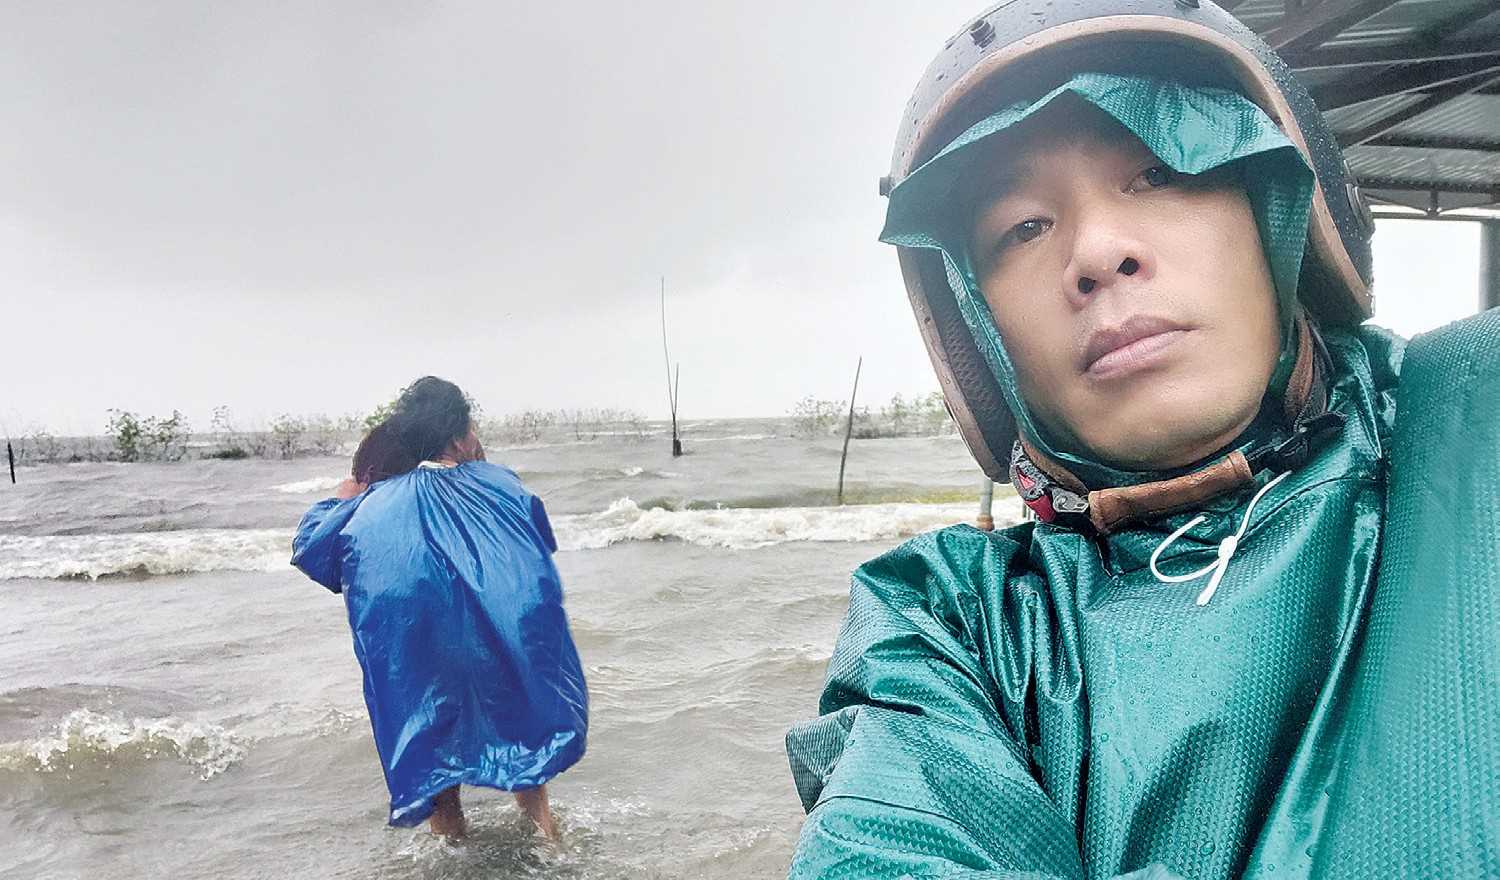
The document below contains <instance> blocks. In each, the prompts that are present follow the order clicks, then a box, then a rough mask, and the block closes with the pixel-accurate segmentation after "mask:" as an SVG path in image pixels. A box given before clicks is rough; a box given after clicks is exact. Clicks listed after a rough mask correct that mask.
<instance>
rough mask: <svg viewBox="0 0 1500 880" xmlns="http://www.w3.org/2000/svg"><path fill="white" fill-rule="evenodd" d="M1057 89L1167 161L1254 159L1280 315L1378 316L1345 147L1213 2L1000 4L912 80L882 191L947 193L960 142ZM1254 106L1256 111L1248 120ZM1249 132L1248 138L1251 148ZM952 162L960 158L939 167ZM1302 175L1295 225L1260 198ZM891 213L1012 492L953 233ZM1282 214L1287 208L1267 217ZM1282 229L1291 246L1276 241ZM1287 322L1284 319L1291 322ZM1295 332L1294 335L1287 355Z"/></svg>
mask: <svg viewBox="0 0 1500 880" xmlns="http://www.w3.org/2000/svg"><path fill="white" fill-rule="evenodd" d="M1090 71H1095V72H1100V73H1103V74H1105V75H1106V76H1108V75H1113V76H1117V77H1121V78H1124V79H1146V80H1154V81H1155V82H1157V83H1161V84H1166V85H1163V86H1162V91H1159V92H1158V93H1157V94H1155V95H1147V94H1146V93H1143V92H1137V93H1135V94H1134V95H1132V92H1131V89H1129V88H1124V89H1115V88H1114V87H1112V86H1107V85H1105V83H1104V80H1102V79H1095V80H1094V81H1093V82H1092V83H1089V82H1087V81H1073V80H1075V78H1076V77H1077V76H1078V75H1079V74H1080V72H1090ZM1086 79H1087V78H1086ZM1070 81H1072V82H1070ZM1059 85H1061V86H1062V87H1063V88H1064V89H1065V90H1066V91H1068V92H1070V93H1072V94H1074V95H1077V96H1079V97H1080V98H1083V99H1085V100H1090V101H1091V102H1092V103H1094V105H1095V106H1097V107H1100V108H1101V109H1103V110H1104V111H1105V112H1109V113H1111V115H1113V116H1115V118H1116V119H1119V120H1120V121H1121V122H1122V123H1124V124H1126V126H1127V127H1129V128H1131V129H1132V130H1133V131H1135V132H1136V134H1137V136H1138V137H1141V139H1142V140H1143V141H1145V142H1146V143H1148V144H1149V145H1150V146H1151V147H1152V149H1153V150H1156V151H1157V153H1158V155H1159V156H1160V158H1162V159H1163V160H1164V161H1166V162H1167V163H1168V164H1172V165H1173V166H1174V167H1179V168H1181V167H1197V166H1199V165H1203V166H1204V167H1208V166H1211V165H1213V164H1222V163H1224V162H1233V163H1236V164H1240V165H1242V166H1244V167H1246V168H1248V167H1250V166H1251V165H1256V166H1257V171H1256V174H1257V178H1258V179H1259V180H1263V181H1264V183H1263V184H1262V185H1261V186H1256V187H1247V192H1248V193H1249V194H1250V195H1251V197H1252V198H1254V199H1256V200H1257V201H1258V202H1259V205H1258V207H1259V208H1260V209H1261V210H1260V213H1259V215H1258V220H1259V221H1260V231H1261V233H1262V237H1263V238H1264V239H1265V241H1264V244H1265V245H1266V250H1267V252H1268V255H1269V256H1270V257H1271V266H1272V269H1273V272H1274V274H1275V275H1276V278H1275V281H1276V286H1277V292H1278V295H1279V296H1281V297H1282V298H1283V304H1285V301H1286V298H1287V297H1288V296H1289V295H1290V294H1289V290H1291V291H1295V298H1296V301H1297V303H1298V305H1299V306H1300V308H1301V309H1302V310H1305V312H1306V313H1307V315H1308V316H1309V317H1310V318H1311V323H1313V324H1314V325H1316V326H1318V327H1322V328H1335V327H1352V326H1355V325H1357V324H1358V323H1359V322H1360V321H1362V320H1363V319H1365V318H1367V317H1369V315H1370V313H1371V311H1372V299H1371V293H1370V281H1371V256H1370V237H1371V234H1372V232H1373V230H1374V224H1373V222H1372V221H1371V220H1370V217H1369V212H1368V209H1367V207H1366V205H1365V202H1364V200H1363V198H1362V197H1361V196H1360V194H1359V191H1358V189H1357V187H1356V186H1355V185H1354V182H1353V180H1352V178H1351V177H1350V176H1349V175H1348V173H1347V167H1346V165H1345V162H1344V158H1343V154H1342V152H1341V150H1340V148H1339V145H1338V142H1337V139H1336V138H1335V137H1334V136H1333V133H1332V130H1331V129H1330V128H1329V126H1328V124H1327V122H1326V121H1325V120H1324V119H1323V117H1322V114H1321V113H1320V112H1319V111H1318V109H1317V107H1316V105H1314V103H1313V102H1312V100H1311V98H1310V97H1309V96H1308V94H1307V91H1306V89H1305V88H1304V87H1303V86H1302V85H1301V84H1300V83H1299V82H1298V81H1297V80H1296V78H1295V77H1293V76H1292V75H1291V72H1290V71H1289V70H1288V69H1287V67H1286V65H1285V63H1283V62H1282V61H1281V59H1280V58H1278V57H1277V56H1276V54H1275V53H1274V52H1272V51H1271V50H1270V48H1269V47H1267V46H1266V44H1265V42H1264V41H1262V40H1261V39H1260V38H1259V37H1258V36H1256V35H1255V34H1254V33H1253V32H1252V31H1250V30H1249V29H1248V28H1246V27H1245V26H1244V25H1242V24H1241V23H1240V22H1239V21H1238V20H1236V19H1235V18H1234V17H1233V16H1232V15H1230V14H1229V13H1227V12H1226V11H1224V10H1223V9H1221V8H1219V7H1218V6H1217V5H1215V4H1214V3H1212V2H1210V0H1193V2H1186V0H1049V2H1046V3H1040V2H1038V3H1017V2H1004V3H1000V4H998V5H996V6H994V7H992V8H991V9H989V10H988V11H986V12H985V13H983V14H982V15H980V16H979V17H977V18H976V19H974V20H973V21H972V22H970V23H969V25H968V26H967V27H966V28H965V29H964V30H962V31H960V32H959V33H958V34H956V35H954V37H953V38H951V39H950V40H948V41H947V42H946V43H945V44H944V46H943V47H942V49H941V50H940V51H939V52H938V54H937V56H936V57H935V58H934V59H933V61H932V63H931V64H930V65H929V67H928V68H927V70H926V72H925V73H924V74H923V76H922V78H921V80H920V81H919V82H918V84H917V87H916V89H915V91H914V93H913V95H912V98H911V100H910V102H909V103H908V104H907V106H906V108H905V113H904V116H903V119H902V122H901V125H900V128H899V130H898V132H897V136H896V145H895V150H894V154H893V157H892V164H891V170H890V173H889V174H888V175H887V176H886V177H884V178H882V180H881V194H882V195H892V196H896V194H897V192H898V191H904V193H903V194H902V195H901V196H900V197H899V200H902V201H905V200H912V201H913V202H914V203H915V202H920V201H924V200H923V199H921V198H917V196H918V195H919V194H921V192H922V191H923V190H924V189H926V188H927V187H928V186H934V187H937V188H941V185H942V184H943V180H942V178H943V177H944V176H945V175H948V174H951V173H952V167H945V166H949V163H950V162H952V161H955V160H957V158H958V157H957V156H956V155H954V154H957V153H961V152H963V151H964V150H965V149H966V145H965V144H964V143H962V142H963V141H965V140H966V139H968V140H970V141H972V140H974V139H977V138H982V137H985V136H986V135H988V134H992V133H993V132H992V131H986V130H985V126H986V121H988V124H989V125H990V126H991V127H998V128H1003V127H1004V126H1008V125H1012V124H1014V123H1015V122H1016V121H1017V118H1019V117H1018V116H1013V117H1010V118H1006V116H1005V115H1006V113H1007V111H1010V112H1012V113H1015V112H1016V110H1017V108H1020V110H1019V116H1024V114H1026V113H1027V112H1030V111H1027V110H1026V109H1025V108H1026V107H1033V108H1034V107H1035V106H1039V105H1041V104H1043V103H1045V102H1046V101H1047V100H1052V99H1055V98H1056V97H1057V95H1055V94H1051V95H1049V94H1048V93H1049V92H1053V91H1054V90H1055V89H1056V88H1057V87H1058V86H1059ZM1090 94H1092V96H1093V97H1089V95H1090ZM1232 95H1238V96H1242V100H1239V101H1236V100H1234V99H1232V98H1231V97H1230V96H1232ZM1133 101H1144V104H1132V102H1133ZM1236 104H1238V105H1240V106H1234V105H1236ZM1247 107H1253V108H1255V109H1256V110H1258V111H1259V114H1258V115H1257V114H1254V113H1246V112H1244V111H1245V110H1246V108H1247ZM997 110H998V111H999V112H998V113H997ZM1220 113H1222V114H1224V115H1222V116H1217V115H1216V114H1220ZM1210 119H1213V120H1215V121H1216V122H1223V121H1225V120H1229V121H1231V122H1232V124H1231V127H1230V129H1229V131H1232V132H1234V133H1235V136H1234V137H1232V138H1229V139H1227V140H1226V139H1221V138H1219V137H1218V136H1217V135H1216V133H1215V132H1212V131H1206V130H1204V129H1202V128H1201V126H1200V123H1204V122H1207V121H1208V120H1210ZM1133 122H1135V123H1139V124H1132V123H1133ZM1153 133H1154V134H1155V135H1157V136H1153ZM1242 135H1250V136H1251V137H1250V140H1249V141H1243V140H1241V136H1242ZM1287 145H1289V146H1290V148H1291V149H1290V150H1287V149H1286V147H1287ZM945 151H947V152H948V153H949V154H950V157H951V158H944V159H943V161H941V162H939V161H935V160H936V159H938V158H939V154H940V153H944V152H945ZM1290 152H1295V153H1297V154H1299V155H1300V157H1301V159H1302V161H1303V168H1302V169H1295V168H1294V164H1295V163H1292V162H1290V161H1288V160H1287V159H1286V158H1285V157H1286V156H1287V155H1288V154H1289V153H1290ZM1235 157H1237V158H1235ZM1277 157H1282V158H1277ZM1272 166H1279V167H1280V169H1281V170H1282V171H1283V172H1289V173H1291V174H1292V176H1286V174H1285V173H1283V174H1281V175H1279V176H1274V179H1272V178H1267V177H1266V175H1265V174H1264V173H1263V172H1265V171H1266V169H1267V168H1270V167H1272ZM1308 169H1310V171H1311V176H1312V181H1311V190H1310V192H1309V193H1308V194H1307V198H1308V199H1310V202H1309V204H1308V205H1307V207H1306V210H1305V216H1303V210H1302V208H1301V206H1300V205H1299V204H1298V201H1299V199H1298V198H1296V197H1293V198H1289V199H1284V200H1282V199H1277V198H1275V194H1274V193H1272V192H1270V191H1269V189H1268V188H1275V189H1280V188H1283V187H1284V188H1286V189H1287V191H1288V192H1292V191H1294V190H1296V189H1297V188H1298V187H1299V186H1301V185H1302V184H1303V183H1304V182H1305V181H1303V180H1296V179H1294V177H1296V178H1300V177H1303V176H1304V175H1306V174H1307V170H1308ZM918 177H924V178H931V180H932V183H928V182H926V181H919V180H918V179H917V178H918ZM894 201H895V200H893V204H892V206H891V207H892V210H891V216H890V220H891V222H890V223H889V224H888V225H887V228H886V236H887V238H888V239H889V240H891V241H893V242H894V243H896V244H897V252H898V256H899V258H900V264H901V272H902V277H903V279H904V281H905V284H906V289H907V293H908V295H909V298H910V301H911V305H912V309H913V312H914V313H915V316H916V318H917V324H918V327H919V329H920V331H921V333H922V338H923V341H924V343H925V344H926V346H927V349H928V353H929V355H930V357H931V360H932V363H933V367H934V370H935V372H936V373H937V378H938V382H939V385H940V386H941V388H942V390H943V394H944V397H945V398H946V400H947V403H948V407H949V411H950V412H951V413H952V415H953V419H954V422H955V424H956V425H957V426H958V429H959V433H960V435H961V436H962V437H963V438H964V440H965V442H966V443H967V444H968V446H969V449H970V451H971V452H972V453H973V455H974V458H975V460H976V461H977V462H978V464H979V466H980V468H981V469H982V470H984V471H985V472H986V473H988V474H989V475H990V477H991V478H992V479H995V480H997V481H1002V482H1003V481H1005V480H1006V479H1007V478H1008V470H1009V467H1008V465H1009V461H1010V457H1011V452H1012V449H1013V447H1014V445H1015V441H1016V439H1017V437H1018V435H1024V434H1026V433H1028V432H1027V427H1028V426H1027V425H1026V424H1024V423H1023V424H1019V425H1018V419H1019V420H1022V421H1023V422H1025V421H1029V420H1030V417H1029V415H1027V414H1024V413H1023V412H1020V411H1019V410H1020V409H1021V408H1018V407H1016V406H1015V405H1014V404H1015V403H1016V395H1015V393H1014V389H1013V387H1007V383H1006V382H1005V381H1004V379H1005V376H1006V375H1007V373H1008V369H1007V367H1006V362H1005V355H1004V349H1003V346H995V345H991V344H989V343H987V342H986V341H985V340H984V338H983V336H984V334H983V333H982V332H981V333H980V334H979V335H978V336H976V334H975V332H974V330H973V329H972V327H973V326H975V325H976V323H977V322H976V321H975V320H974V319H975V317H976V315H975V311H976V310H975V309H974V308H972V307H973V306H974V305H975V304H976V303H975V302H973V301H972V299H971V301H970V302H968V303H965V302H964V301H963V289H964V288H965V284H964V278H963V276H962V272H961V271H959V270H961V269H962V268H963V263H962V262H961V261H957V260H953V259H948V258H946V257H945V249H944V248H943V247H940V246H936V245H939V244H941V243H946V241H945V238H946V236H947V234H948V233H950V232H951V230H950V229H946V228H944V227H943V225H942V222H943V221H942V219H941V218H934V217H932V216H930V215H929V216H926V217H923V216H921V215H922V212H923V210H925V209H923V208H921V207H916V206H915V205H914V204H902V205H898V204H895V203H894ZM1272 203H1280V204H1287V205H1290V206H1292V210H1290V211H1289V212H1287V213H1284V214H1280V213H1276V212H1274V211H1269V210H1266V208H1267V206H1268V205H1271V204H1272ZM914 207H915V210H913V208H914ZM934 220H936V221H937V222H929V221H934ZM1299 227H1300V228H1301V233H1302V239H1301V241H1300V242H1297V243H1294V242H1292V241H1290V236H1292V235H1294V234H1295V232H1296V230H1297V229H1298V228H1299ZM1282 234H1285V235H1286V236H1288V240H1286V241H1282V240H1281V238H1280V236H1281V235H1282ZM910 236H916V238H912V237H910ZM923 236H926V237H928V238H929V240H928V241H926V242H925V243H924V242H922V241H919V239H920V238H921V237H923ZM908 241H910V242H913V243H912V244H907V243H906V242H908ZM1299 248H1300V250H1301V253H1300V254H1298V253H1297V251H1298V250H1299ZM1299 260H1300V268H1295V269H1294V266H1293V264H1294V263H1296V262H1297V261H1299ZM1283 318H1284V319H1286V320H1292V318H1291V312H1290V310H1284V311H1283ZM1300 336H1301V334H1284V337H1285V338H1287V339H1289V340H1291V342H1292V343H1293V344H1296V343H1297V341H1298V340H1299V339H1300ZM1285 366H1286V364H1285V363H1283V368H1285ZM997 367H998V369H997ZM1284 376H1285V373H1284V371H1283V374H1282V377H1283V378H1284ZM1031 427H1033V428H1034V425H1033V426H1031ZM1018 428H1020V430H1018ZM1031 436H1032V439H1035V440H1046V439H1047V438H1044V437H1040V436H1037V435H1036V434H1035V433H1032V435H1031ZM1039 451H1043V452H1045V451H1046V450H1039ZM1077 451H1078V450H1061V449H1056V448H1053V449H1051V452H1053V453H1058V452H1077ZM1083 458H1086V456H1083ZM1077 464H1078V465H1079V466H1080V467H1081V468H1083V469H1084V470H1091V468H1089V467H1088V466H1087V465H1086V464H1084V463H1082V462H1077ZM1080 476H1082V475H1080ZM1090 477H1091V478H1092V479H1095V480H1098V481H1100V485H1126V484H1129V483H1130V482H1131V481H1132V479H1135V480H1137V481H1138V480H1140V479H1144V477H1140V476H1137V477H1135V478H1132V477H1130V476H1129V475H1122V474H1120V473H1114V474H1111V473H1108V472H1107V471H1100V472H1097V473H1092V474H1090ZM1091 488H1092V487H1091Z"/></svg>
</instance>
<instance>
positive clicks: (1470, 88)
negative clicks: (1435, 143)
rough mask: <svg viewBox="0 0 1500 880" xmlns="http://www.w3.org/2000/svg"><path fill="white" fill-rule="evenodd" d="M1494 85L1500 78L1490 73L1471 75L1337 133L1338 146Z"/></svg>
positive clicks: (1370, 136) (1362, 139)
mask: <svg viewBox="0 0 1500 880" xmlns="http://www.w3.org/2000/svg"><path fill="white" fill-rule="evenodd" d="M1495 85H1500V75H1495V74H1494V72H1493V71H1491V72H1487V73H1483V74H1476V75H1475V76H1472V77H1468V78H1466V79H1461V80H1458V81H1457V82H1453V83H1449V84H1448V85H1445V86H1442V87H1440V88H1438V89H1435V90H1434V91H1432V92H1429V93H1428V94H1427V95H1426V97H1424V98H1422V100H1420V101H1417V102H1416V103H1414V104H1412V105H1410V106H1407V107H1403V108H1401V109H1400V110H1397V111H1396V112H1394V113H1391V114H1389V115H1387V116H1386V117H1385V118H1383V119H1381V120H1380V121H1378V122H1374V123H1371V124H1370V125H1367V126H1365V127H1364V128H1362V129H1359V130H1358V131H1351V132H1342V133H1340V134H1339V136H1338V138H1339V145H1340V146H1343V147H1353V146H1357V145H1359V144H1363V143H1365V142H1367V141H1371V140H1374V139H1375V138H1378V137H1380V136H1381V135H1383V134H1385V133H1386V132H1388V131H1390V130H1391V129H1393V128H1395V127H1396V126H1398V125H1400V124H1401V123H1403V122H1406V121H1407V120H1409V119H1414V118H1416V117H1418V116H1421V115H1422V114H1423V113H1426V112H1427V111H1428V110H1431V109H1432V108H1434V107H1436V106H1438V105H1439V104H1446V103H1447V102H1449V101H1451V100H1453V99H1454V98H1457V97H1459V96H1460V95H1467V94H1469V93H1470V92H1477V91H1481V90H1483V89H1486V88H1488V87H1490V86H1495Z"/></svg>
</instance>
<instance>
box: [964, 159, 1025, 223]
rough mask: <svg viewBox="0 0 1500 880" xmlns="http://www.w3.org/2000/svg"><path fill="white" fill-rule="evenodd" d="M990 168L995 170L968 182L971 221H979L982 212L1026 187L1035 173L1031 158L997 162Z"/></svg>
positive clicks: (978, 175)
mask: <svg viewBox="0 0 1500 880" xmlns="http://www.w3.org/2000/svg"><path fill="white" fill-rule="evenodd" d="M989 168H991V169H993V170H985V171H982V172H979V173H976V174H974V175H973V176H971V177H970V178H969V180H968V183H969V193H968V202H969V210H970V216H971V221H977V220H978V219H979V214H980V213H981V212H983V211H984V210H986V209H988V208H989V207H990V206H991V205H993V204H994V203H996V202H998V201H1000V200H1001V199H1004V198H1005V197H1007V196H1009V195H1010V194H1012V193H1014V192H1015V191H1016V190H1018V189H1020V188H1021V187H1022V186H1024V185H1025V184H1026V183H1027V181H1029V180H1031V178H1032V176H1033V173H1034V171H1033V168H1032V162H1031V157H1030V156H1021V157H1020V158H1018V159H1016V160H1015V161H1013V162H996V163H994V164H993V165H992V166H989Z"/></svg>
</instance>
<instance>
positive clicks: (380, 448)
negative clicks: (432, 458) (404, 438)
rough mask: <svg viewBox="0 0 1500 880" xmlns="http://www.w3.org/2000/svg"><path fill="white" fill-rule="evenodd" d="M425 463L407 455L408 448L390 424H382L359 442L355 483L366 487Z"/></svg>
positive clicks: (355, 465)
mask: <svg viewBox="0 0 1500 880" xmlns="http://www.w3.org/2000/svg"><path fill="white" fill-rule="evenodd" d="M420 462H421V459H419V458H417V457H416V456H415V455H412V454H411V453H410V452H407V451H406V446H405V445H404V444H403V443H402V442H401V438H400V437H399V436H398V435H397V433H396V429H395V426H393V425H392V424H391V423H390V422H389V421H385V422H381V423H380V424H378V425H376V426H375V427H374V428H372V429H370V433H368V434H366V435H365V438H364V439H363V440H361V441H359V448H358V449H356V450H354V479H355V480H356V481H358V482H360V483H364V484H365V485H367V486H368V485H370V484H371V483H378V482H380V481H381V480H384V479H386V478H388V477H394V476H397V475H398V474H404V473H406V472H407V471H409V470H411V469H412V468H414V467H416V466H417V465H418V464H419V463H420Z"/></svg>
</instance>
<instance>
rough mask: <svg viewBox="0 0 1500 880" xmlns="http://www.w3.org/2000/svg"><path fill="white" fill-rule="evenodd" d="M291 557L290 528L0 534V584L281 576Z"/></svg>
mask: <svg viewBox="0 0 1500 880" xmlns="http://www.w3.org/2000/svg"><path fill="white" fill-rule="evenodd" d="M291 555H292V532H291V531H290V530H288V529H187V530H184V531H180V532H136V533H126V534H109V535H41V536H26V535H0V580H12V579H15V578H37V579H52V578H100V577H106V576H109V575H120V574H152V575H157V574H184V573H189V572H205V571H283V570H285V569H286V567H287V561H288V560H289V559H290V558H291Z"/></svg>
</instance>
